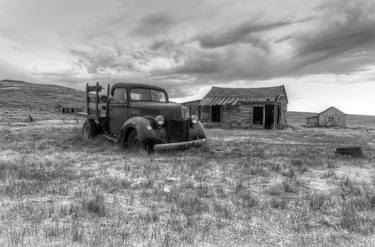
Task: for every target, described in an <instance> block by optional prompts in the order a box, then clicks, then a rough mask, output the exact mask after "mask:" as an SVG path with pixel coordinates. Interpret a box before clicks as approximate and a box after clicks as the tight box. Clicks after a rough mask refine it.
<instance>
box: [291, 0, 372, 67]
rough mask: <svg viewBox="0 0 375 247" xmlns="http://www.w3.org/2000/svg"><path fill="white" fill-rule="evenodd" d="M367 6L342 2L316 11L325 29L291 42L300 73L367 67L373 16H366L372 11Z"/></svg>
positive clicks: (299, 36)
mask: <svg viewBox="0 0 375 247" xmlns="http://www.w3.org/2000/svg"><path fill="white" fill-rule="evenodd" d="M353 2H354V3H356V4H353ZM359 3H362V4H359ZM368 3H370V2H369V1H350V2H349V1H342V2H340V4H337V5H322V6H320V7H319V10H320V11H322V13H321V18H320V23H325V25H322V26H321V27H320V28H319V29H317V30H316V31H314V32H306V33H300V34H297V35H295V36H294V37H293V38H292V39H293V41H292V43H293V44H294V45H295V46H296V50H297V54H296V59H298V60H299V62H300V65H301V66H300V67H302V68H303V71H305V72H306V73H308V72H309V68H310V69H311V71H310V72H311V73H314V72H318V71H319V70H320V71H324V72H332V73H341V72H345V71H346V72H350V71H355V70H358V69H359V68H360V67H362V66H364V65H366V64H369V63H371V60H373V59H374V57H375V52H374V49H375V16H374V15H371V14H369V13H370V12H369V9H374V8H373V5H369V4H368ZM306 67H308V68H306Z"/></svg>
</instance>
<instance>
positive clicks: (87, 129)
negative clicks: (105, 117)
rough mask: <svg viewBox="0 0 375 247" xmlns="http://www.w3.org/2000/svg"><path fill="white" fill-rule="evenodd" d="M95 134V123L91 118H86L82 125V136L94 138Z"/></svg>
mask: <svg viewBox="0 0 375 247" xmlns="http://www.w3.org/2000/svg"><path fill="white" fill-rule="evenodd" d="M96 135H97V130H96V124H95V121H94V120H92V119H86V121H85V123H84V124H83V127H82V136H83V138H85V139H87V140H88V139H94V138H95V136H96Z"/></svg>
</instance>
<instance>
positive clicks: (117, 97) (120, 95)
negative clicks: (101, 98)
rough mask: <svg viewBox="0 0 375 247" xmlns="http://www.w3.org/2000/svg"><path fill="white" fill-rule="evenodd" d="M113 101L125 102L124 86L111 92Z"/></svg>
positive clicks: (116, 102)
mask: <svg viewBox="0 0 375 247" xmlns="http://www.w3.org/2000/svg"><path fill="white" fill-rule="evenodd" d="M113 103H115V104H125V103H126V88H120V87H119V88H116V89H115V91H114V93H113Z"/></svg>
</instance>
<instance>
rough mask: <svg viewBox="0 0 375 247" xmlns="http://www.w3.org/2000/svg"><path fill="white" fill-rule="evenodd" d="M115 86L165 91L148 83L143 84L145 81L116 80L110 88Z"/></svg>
mask: <svg viewBox="0 0 375 247" xmlns="http://www.w3.org/2000/svg"><path fill="white" fill-rule="evenodd" d="M117 87H126V88H150V89H155V90H160V91H163V92H166V91H165V89H164V88H162V87H158V86H154V85H150V84H145V83H135V82H117V83H114V84H113V86H112V88H117Z"/></svg>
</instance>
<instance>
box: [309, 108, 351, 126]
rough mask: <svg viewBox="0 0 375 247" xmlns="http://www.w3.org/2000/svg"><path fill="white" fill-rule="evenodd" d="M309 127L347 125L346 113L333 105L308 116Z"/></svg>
mask: <svg viewBox="0 0 375 247" xmlns="http://www.w3.org/2000/svg"><path fill="white" fill-rule="evenodd" d="M306 126H307V127H336V128H343V127H346V114H345V113H343V112H342V111H340V110H339V109H337V108H336V107H334V106H332V107H330V108H328V109H326V110H324V111H322V112H321V113H319V114H318V115H316V116H312V117H308V118H306Z"/></svg>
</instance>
